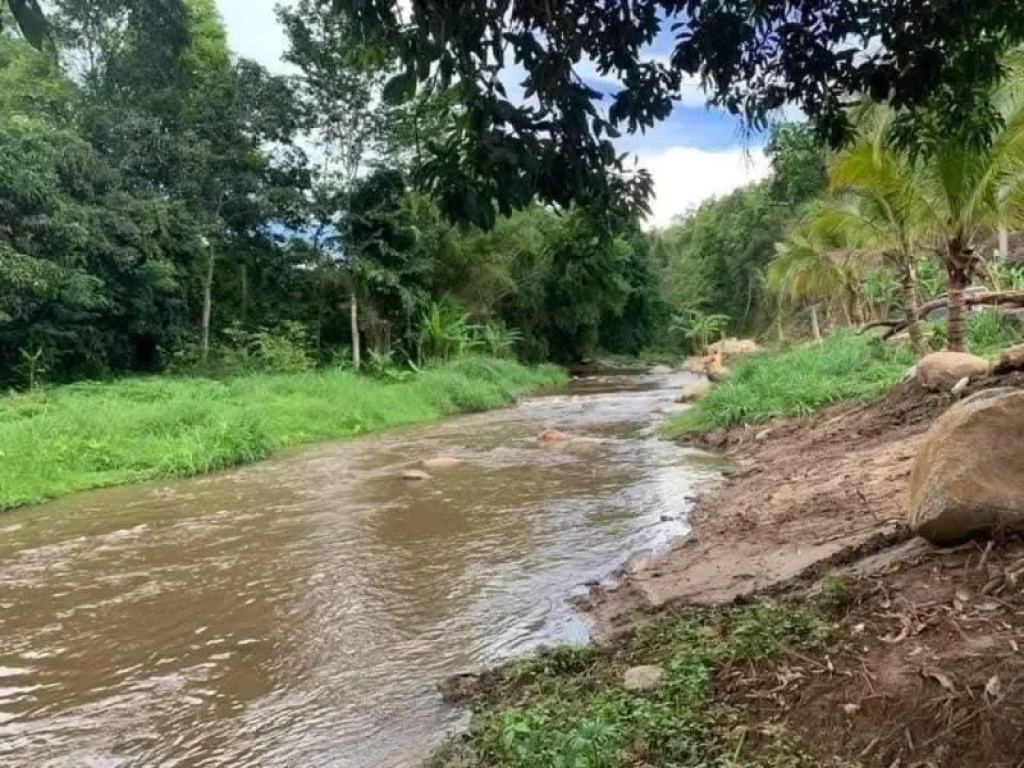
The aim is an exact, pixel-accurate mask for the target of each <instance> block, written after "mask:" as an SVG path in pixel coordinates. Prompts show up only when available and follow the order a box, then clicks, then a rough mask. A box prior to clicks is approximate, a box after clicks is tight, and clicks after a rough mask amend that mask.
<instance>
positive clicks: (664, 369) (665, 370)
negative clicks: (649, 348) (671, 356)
mask: <svg viewBox="0 0 1024 768" xmlns="http://www.w3.org/2000/svg"><path fill="white" fill-rule="evenodd" d="M647 373H649V374H650V375H651V376H668V375H669V374H670V373H672V369H671V368H669V367H668V366H667V365H655V366H653V367H651V368H649V369H648V371H647Z"/></svg>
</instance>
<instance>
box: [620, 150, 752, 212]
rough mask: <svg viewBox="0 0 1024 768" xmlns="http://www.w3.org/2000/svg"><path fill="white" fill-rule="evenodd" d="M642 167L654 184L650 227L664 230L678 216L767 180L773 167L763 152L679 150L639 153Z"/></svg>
mask: <svg viewBox="0 0 1024 768" xmlns="http://www.w3.org/2000/svg"><path fill="white" fill-rule="evenodd" d="M639 165H640V167H643V168H646V169H647V170H648V171H649V172H650V174H651V177H652V179H653V180H654V194H655V199H654V201H653V203H652V205H651V208H652V212H651V216H650V217H649V218H648V220H647V222H646V223H647V225H648V226H650V227H664V226H666V225H668V224H671V223H672V219H673V217H675V216H679V215H681V214H685V213H686V212H687V211H689V210H691V209H692V208H695V207H696V206H698V205H700V204H701V203H702V202H704V201H705V200H707V199H708V198H711V197H716V196H720V195H726V194H728V193H729V192H732V191H733V190H734V189H736V188H738V187H742V186H744V185H745V184H749V183H751V182H753V181H759V180H760V179H763V178H765V177H766V176H767V175H768V173H769V171H770V170H771V166H770V164H769V161H768V158H767V157H766V156H765V154H764V152H763V151H762V150H760V149H752V150H749V151H748V150H744V149H742V148H735V149H727V150H721V151H712V150H705V149H698V148H697V147H687V146H675V147H669V148H668V149H665V150H661V151H658V152H651V153H645V152H640V153H639Z"/></svg>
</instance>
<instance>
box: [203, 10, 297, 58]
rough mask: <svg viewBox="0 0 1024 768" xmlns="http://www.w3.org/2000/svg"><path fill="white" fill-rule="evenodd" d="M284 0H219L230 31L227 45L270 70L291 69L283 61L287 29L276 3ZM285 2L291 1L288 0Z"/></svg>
mask: <svg viewBox="0 0 1024 768" xmlns="http://www.w3.org/2000/svg"><path fill="white" fill-rule="evenodd" d="M280 1H281V0H217V8H218V9H219V10H220V14H221V16H222V17H223V19H224V26H225V27H227V31H228V45H229V46H230V47H231V50H232V51H234V52H235V53H236V54H238V55H239V56H243V57H244V58H247V59H251V60H253V61H256V62H259V63H260V64H262V65H263V66H265V67H266V68H267V69H269V70H270V71H271V72H275V73H278V74H282V73H290V72H291V71H292V70H291V68H290V66H289V65H288V64H285V63H284V62H283V61H281V56H282V54H283V53H284V49H285V36H284V30H283V29H282V28H281V25H280V23H279V22H278V20H277V14H276V12H275V11H274V8H275V6H277V5H278V3H279V2H280ZM281 4H283V5H291V4H292V2H291V0H285V2H283V3H281Z"/></svg>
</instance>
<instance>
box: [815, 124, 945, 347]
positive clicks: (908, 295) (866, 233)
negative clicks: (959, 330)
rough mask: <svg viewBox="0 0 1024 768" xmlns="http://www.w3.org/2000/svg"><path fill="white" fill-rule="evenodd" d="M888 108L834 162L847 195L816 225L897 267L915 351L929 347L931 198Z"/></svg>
mask: <svg viewBox="0 0 1024 768" xmlns="http://www.w3.org/2000/svg"><path fill="white" fill-rule="evenodd" d="M886 114H887V113H885V112H880V113H879V112H877V111H876V114H875V115H874V118H873V120H874V123H875V124H874V125H872V124H871V120H872V117H871V115H867V116H866V117H865V119H864V120H863V124H864V134H863V136H862V137H861V138H860V139H858V141H857V142H856V143H855V144H854V145H853V146H851V147H849V148H848V149H846V150H845V151H843V152H841V153H839V154H838V155H837V156H836V157H835V158H834V159H833V161H832V163H831V165H830V167H829V177H830V186H831V188H832V190H833V191H834V192H836V193H838V194H840V195H846V199H845V200H842V199H840V200H839V201H837V202H836V203H835V204H833V205H830V206H826V207H825V208H824V209H823V210H822V211H820V212H819V215H818V220H817V222H816V223H815V224H814V226H816V227H817V228H819V229H823V230H824V231H825V232H826V233H828V234H831V235H833V236H837V237H839V238H841V239H843V240H845V241H846V242H848V243H850V244H851V245H852V247H856V248H859V249H862V250H867V251H870V252H873V253H877V254H879V255H880V256H881V258H882V259H884V260H885V261H887V262H889V263H890V264H891V265H892V266H893V267H894V268H895V271H896V274H897V277H898V279H899V283H900V287H901V290H902V295H903V305H904V310H905V312H906V315H907V330H908V332H909V334H910V339H911V342H912V343H913V345H914V349H915V351H916V352H917V353H918V354H919V355H923V354H925V352H926V348H925V343H924V337H923V335H922V333H921V326H920V322H919V314H920V308H919V305H920V301H919V298H918V290H917V273H918V264H919V262H920V259H921V244H922V243H921V238H922V232H921V229H920V228H921V225H922V222H923V219H924V217H925V216H926V215H927V202H926V201H925V200H924V199H922V197H921V189H922V179H921V173H920V168H919V166H918V165H916V164H914V163H913V162H911V161H910V160H909V159H908V158H907V157H906V156H905V155H903V154H901V153H899V152H897V151H896V150H895V149H894V148H893V147H892V146H891V145H890V144H889V143H887V142H888V137H887V135H886V130H887V127H888V125H889V121H887V119H886Z"/></svg>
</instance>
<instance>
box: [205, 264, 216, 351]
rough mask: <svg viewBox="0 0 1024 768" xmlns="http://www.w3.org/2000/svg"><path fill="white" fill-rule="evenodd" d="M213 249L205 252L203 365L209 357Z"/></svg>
mask: <svg viewBox="0 0 1024 768" xmlns="http://www.w3.org/2000/svg"><path fill="white" fill-rule="evenodd" d="M213 261H214V259H213V251H212V250H208V251H207V254H206V277H204V278H203V341H202V361H203V365H206V363H207V362H208V361H209V359H210V315H211V314H213Z"/></svg>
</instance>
